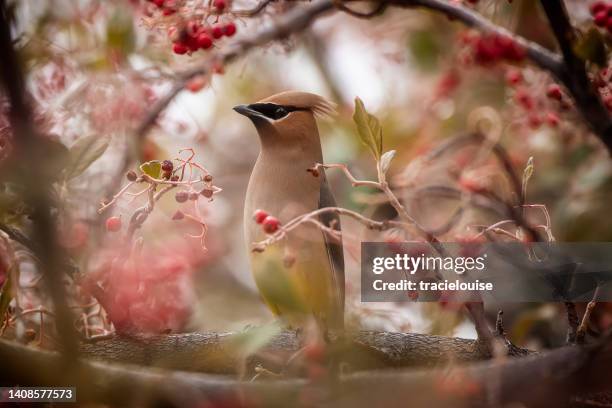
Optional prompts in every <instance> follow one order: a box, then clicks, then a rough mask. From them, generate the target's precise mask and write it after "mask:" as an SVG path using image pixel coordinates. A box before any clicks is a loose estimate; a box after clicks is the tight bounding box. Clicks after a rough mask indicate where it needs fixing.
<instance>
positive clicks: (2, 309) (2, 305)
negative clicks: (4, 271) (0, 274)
mask: <svg viewBox="0 0 612 408" xmlns="http://www.w3.org/2000/svg"><path fill="white" fill-rule="evenodd" d="M12 275H13V274H12V270H11V269H9V270H8V276H7V278H6V281H4V284H3V285H2V287H0V326H2V323H3V322H4V317H5V316H6V312H7V310H8V307H9V303H11V300H13V285H12V284H11V280H12V279H11V277H12Z"/></svg>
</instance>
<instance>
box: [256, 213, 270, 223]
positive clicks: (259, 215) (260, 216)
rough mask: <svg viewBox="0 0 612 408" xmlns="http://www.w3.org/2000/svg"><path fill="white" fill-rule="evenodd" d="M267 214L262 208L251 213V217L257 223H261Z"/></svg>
mask: <svg viewBox="0 0 612 408" xmlns="http://www.w3.org/2000/svg"><path fill="white" fill-rule="evenodd" d="M267 216H268V213H267V212H265V211H264V210H255V212H254V213H253V219H254V220H255V222H256V223H257V224H261V223H262V222H264V220H265V219H266V217H267Z"/></svg>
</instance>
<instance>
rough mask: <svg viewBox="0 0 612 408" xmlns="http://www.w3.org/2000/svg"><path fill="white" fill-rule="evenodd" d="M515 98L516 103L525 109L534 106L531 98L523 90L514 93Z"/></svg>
mask: <svg viewBox="0 0 612 408" xmlns="http://www.w3.org/2000/svg"><path fill="white" fill-rule="evenodd" d="M515 98H516V100H517V102H518V103H519V104H521V105H522V106H523V107H524V108H525V109H528V110H530V109H532V108H533V105H534V102H533V98H532V97H531V95H529V94H528V93H527V91H525V90H524V89H521V90H519V91H518V92H517V93H516V95H515Z"/></svg>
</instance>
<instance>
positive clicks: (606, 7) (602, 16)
mask: <svg viewBox="0 0 612 408" xmlns="http://www.w3.org/2000/svg"><path fill="white" fill-rule="evenodd" d="M590 11H591V15H592V16H593V22H595V25H596V26H598V27H602V28H605V29H606V30H608V33H611V34H612V5H611V4H607V3H606V2H603V1H596V2H595V3H593V4H591V8H590Z"/></svg>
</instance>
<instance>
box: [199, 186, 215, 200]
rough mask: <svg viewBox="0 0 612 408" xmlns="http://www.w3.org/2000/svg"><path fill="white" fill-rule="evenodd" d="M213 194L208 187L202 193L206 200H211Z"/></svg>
mask: <svg viewBox="0 0 612 408" xmlns="http://www.w3.org/2000/svg"><path fill="white" fill-rule="evenodd" d="M213 193H214V191H213V190H212V189H211V188H208V187H205V188H204V189H202V191H200V194H202V195H203V196H204V197H206V198H211V197H212V196H213Z"/></svg>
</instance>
